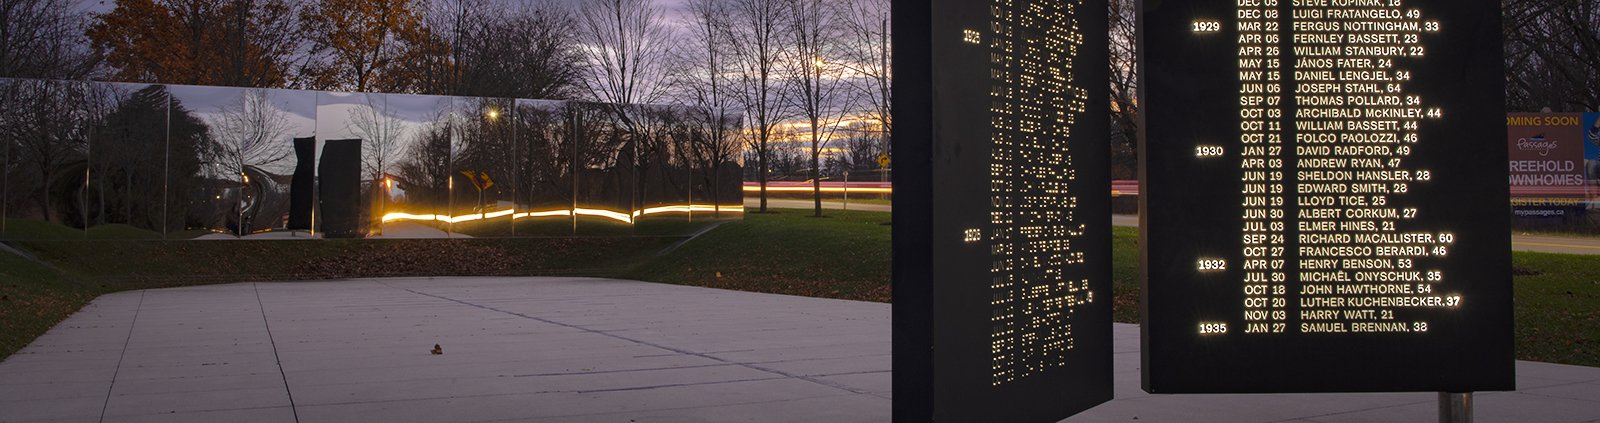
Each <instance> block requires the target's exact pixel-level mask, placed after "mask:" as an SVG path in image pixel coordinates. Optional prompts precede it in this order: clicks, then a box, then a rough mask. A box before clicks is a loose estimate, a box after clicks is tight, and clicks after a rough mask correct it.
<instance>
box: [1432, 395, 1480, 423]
mask: <svg viewBox="0 0 1600 423" xmlns="http://www.w3.org/2000/svg"><path fill="white" fill-rule="evenodd" d="M1439 423H1472V393H1471V392H1440V393H1439Z"/></svg>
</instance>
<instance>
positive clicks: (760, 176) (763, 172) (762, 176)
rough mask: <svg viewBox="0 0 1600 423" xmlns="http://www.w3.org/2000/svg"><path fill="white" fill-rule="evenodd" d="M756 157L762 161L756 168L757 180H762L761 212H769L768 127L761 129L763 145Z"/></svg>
mask: <svg viewBox="0 0 1600 423" xmlns="http://www.w3.org/2000/svg"><path fill="white" fill-rule="evenodd" d="M756 159H757V160H756V161H758V162H760V163H758V167H759V169H756V180H757V181H760V182H761V210H760V212H761V213H766V212H767V130H766V129H762V130H761V146H760V147H759V148H757V151H756ZM739 189H740V191H743V190H744V188H743V187H740V188H739Z"/></svg>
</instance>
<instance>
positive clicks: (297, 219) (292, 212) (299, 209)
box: [288, 138, 317, 231]
mask: <svg viewBox="0 0 1600 423" xmlns="http://www.w3.org/2000/svg"><path fill="white" fill-rule="evenodd" d="M294 155H295V165H294V181H293V182H291V183H290V185H289V225H288V229H289V230H291V231H295V230H310V229H311V223H312V221H311V213H312V209H313V208H314V207H313V203H312V201H313V198H314V197H315V195H314V194H313V193H312V191H313V190H315V189H316V187H317V176H316V172H317V163H316V162H317V139H316V138H295V139H294Z"/></svg>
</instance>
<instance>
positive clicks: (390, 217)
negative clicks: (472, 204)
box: [383, 204, 744, 224]
mask: <svg viewBox="0 0 1600 423" xmlns="http://www.w3.org/2000/svg"><path fill="white" fill-rule="evenodd" d="M692 212H727V213H744V206H742V205H725V206H722V207H720V208H719V207H717V206H716V205H711V204H693V205H687V206H684V205H677V206H662V207H652V208H648V209H644V210H640V211H636V212H633V215H632V216H629V215H628V214H627V213H623V212H617V211H611V210H606V209H587V208H582V207H580V208H578V209H576V210H569V209H560V210H546V211H536V212H526V213H516V212H515V211H514V210H511V209H506V210H500V211H494V212H489V213H472V214H464V215H460V216H453V217H452V216H445V215H438V214H410V213H398V212H397V213H389V214H386V215H383V221H384V222H394V221H400V220H420V221H436V222H445V223H462V222H472V221H477V220H485V219H498V218H502V217H506V216H511V220H517V219H524V218H530V217H557V216H572V215H573V214H577V215H579V216H595V217H603V218H606V219H611V220H615V221H618V222H622V223H628V224H632V223H634V219H636V218H638V217H641V216H648V215H652V214H662V213H692Z"/></svg>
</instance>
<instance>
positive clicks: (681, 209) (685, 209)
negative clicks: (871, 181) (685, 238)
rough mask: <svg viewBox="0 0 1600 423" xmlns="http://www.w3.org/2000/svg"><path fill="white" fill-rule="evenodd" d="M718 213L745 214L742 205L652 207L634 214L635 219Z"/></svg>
mask: <svg viewBox="0 0 1600 423" xmlns="http://www.w3.org/2000/svg"><path fill="white" fill-rule="evenodd" d="M718 211H721V212H728V213H744V206H742V205H740V206H733V205H728V206H722V207H721V208H718V207H717V206H716V205H713V204H693V205H688V206H662V207H651V208H648V209H644V210H640V211H636V212H633V217H634V218H638V217H640V216H649V215H652V214H661V213H692V212H718Z"/></svg>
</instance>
